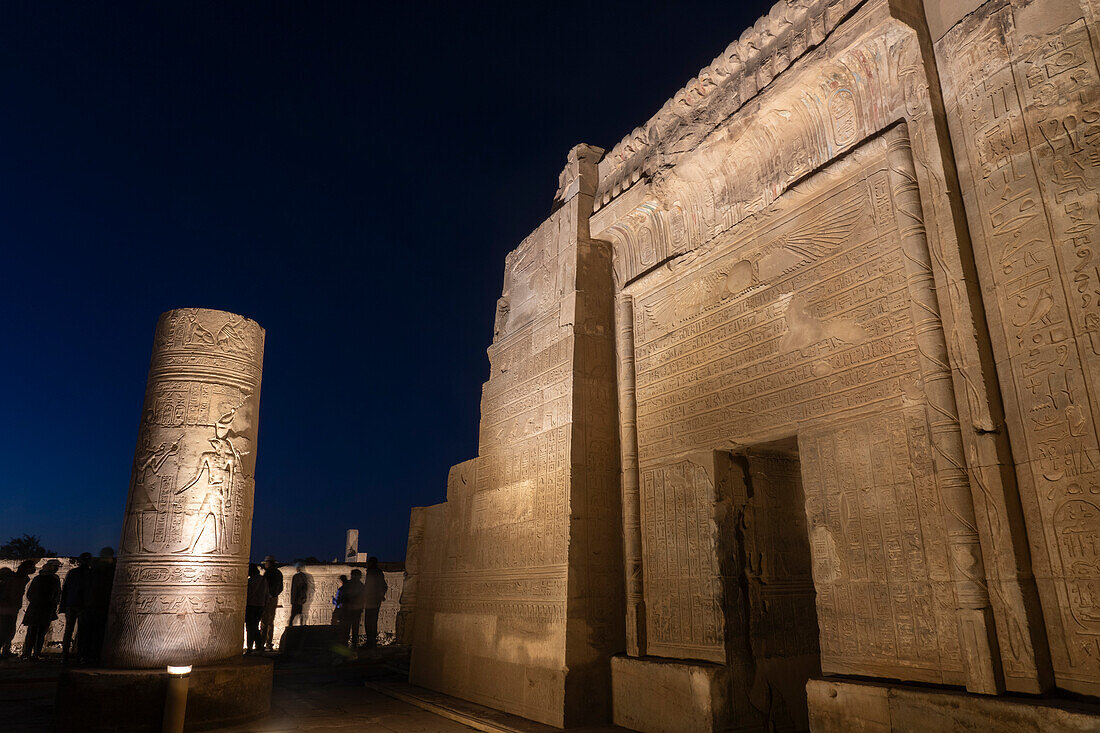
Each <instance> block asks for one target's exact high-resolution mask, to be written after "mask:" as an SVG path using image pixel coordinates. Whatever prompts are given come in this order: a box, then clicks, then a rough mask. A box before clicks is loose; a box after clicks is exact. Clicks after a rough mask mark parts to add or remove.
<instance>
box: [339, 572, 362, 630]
mask: <svg viewBox="0 0 1100 733" xmlns="http://www.w3.org/2000/svg"><path fill="white" fill-rule="evenodd" d="M362 577H363V571H362V570H360V569H359V568H356V569H355V570H352V571H351V578H349V579H348V582H347V583H345V584H344V587H343V589H342V597H341V606H342V616H343V629H342V630H341V632H340V641H341V642H342V643H345V644H346V643H347V641H348V635H349V634H350V635H351V648H352V649H355V648H357V647H358V646H359V621H360V619H361V618H362V617H363V603H364V601H365V600H366V598H365V597H364V590H365V589H364V588H363V581H362V580H360V578H362Z"/></svg>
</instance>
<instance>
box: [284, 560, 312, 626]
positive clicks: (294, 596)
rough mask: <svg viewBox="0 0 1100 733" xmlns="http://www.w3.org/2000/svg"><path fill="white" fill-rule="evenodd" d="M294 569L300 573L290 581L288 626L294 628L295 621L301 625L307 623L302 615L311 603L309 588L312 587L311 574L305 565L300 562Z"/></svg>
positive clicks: (295, 574) (295, 564)
mask: <svg viewBox="0 0 1100 733" xmlns="http://www.w3.org/2000/svg"><path fill="white" fill-rule="evenodd" d="M294 567H295V568H297V569H298V572H296V573H294V577H293V578H291V579H290V620H289V621H287V622H286V625H287V626H293V625H294V619H298V624H299V625H303V624H304V623H305V619H304V618H303V616H302V614H303V611H304V610H305V606H306V604H307V603H309V588H310V585H312V583H311V579H310V577H309V573H307V572H306V571H305V563H304V562H302V561H301V560H299V561H298V562H296V563H294Z"/></svg>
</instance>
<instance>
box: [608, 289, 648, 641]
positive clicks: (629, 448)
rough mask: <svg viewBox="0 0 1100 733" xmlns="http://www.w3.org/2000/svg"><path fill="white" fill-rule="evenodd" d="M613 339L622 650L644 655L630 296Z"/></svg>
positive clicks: (622, 302)
mask: <svg viewBox="0 0 1100 733" xmlns="http://www.w3.org/2000/svg"><path fill="white" fill-rule="evenodd" d="M617 301H618V308H617V309H616V313H615V315H616V318H617V321H616V323H615V341H616V344H615V346H616V351H617V352H618V361H619V451H620V456H621V458H620V460H621V465H622V505H623V566H624V567H623V569H624V571H625V575H626V652H627V654H629V655H630V656H632V657H641V656H645V654H646V636H645V596H644V594H643V593H642V525H641V506H640V497H639V493H638V420H637V409H638V405H637V400H636V396H635V394H634V299H633V298H632V297H631V296H630V295H627V294H626V293H621V294H620V295H619V296H618V298H617Z"/></svg>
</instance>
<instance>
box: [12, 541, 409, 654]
mask: <svg viewBox="0 0 1100 733" xmlns="http://www.w3.org/2000/svg"><path fill="white" fill-rule="evenodd" d="M37 566H38V561H36V560H24V561H23V562H21V563H20V564H19V566H18V568H16V569H15V570H12V569H11V568H8V567H4V568H0V658H8V657H10V656H12V652H11V646H12V641H13V640H14V638H15V631H16V628H17V620H18V616H19V611H20V610H21V609H22V607H23V598H24V595H25V596H26V600H27V607H26V610H25V611H23V625H24V626H26V627H27V633H26V638H25V640H24V642H23V651H22V654H21V657H22V658H23V659H38V658H39V657H40V656H41V655H42V648H43V646H44V644H45V641H46V636H47V634H48V633H49V630H50V626H51V624H52V623H53V622H54V621H55V620H56V619H57V618H58V613H59V612H60V613H62V614H64V615H65V627H64V634H63V637H62V642H61V659H62V662H65V663H68V662H69V661H71V658H72V657H73V655H74V654H75V657H76V659H77V660H78V661H79V662H80V663H82V664H97V663H99V659H100V653H101V651H102V649H103V640H104V637H105V635H106V629H107V611H108V608H109V606H110V603H111V587H112V585H113V584H114V577H115V554H114V551H113V550H112V549H111V548H110V547H104V548H103V549H102V550H100V553H99V557H98V558H93V557H92V555H91V553H88V552H85V553H83V554H82V555H81V556H80V557H79V558H78V559H77V562H76V566H75V567H74V568H73V569H72V570H70V571H69V572H68V574H67V575H66V576H65V582H64V583H62V582H61V580H60V578H59V577H58V570H60V568H61V562H60V561H59V560H56V559H50V560H47V561H46V563H45V565H43V566H42V569H41V570H39V571H38V574H37V575H35V570H36V569H37ZM262 566H263V572H262V573H261V572H260V567H261V566H260V565H257V564H255V563H252V564H250V565H249V566H248V591H247V597H246V602H245V637H246V651H245V653H246V654H251V653H255V652H258V651H264V650H267V651H271V650H273V649H274V637H275V612H276V609H278V607H279V595H280V594H281V593H282V592H283V574H282V571H280V570H279V566H278V564H277V563H276V562H275V558H274V557H273V556H272V555H268V556H267V557H266V558H264V561H263V563H262ZM295 567H296V568H297V572H296V573H295V574H294V576H293V577H292V578H291V581H290V620H289V622H288V624H287V625H288V626H293V625H295V622H297V624H303V623H304V622H305V617H304V609H305V605H306V604H307V603H308V602H309V597H310V594H311V592H312V586H313V584H312V581H311V577H310V574H309V573H307V572H306V571H305V566H304V564H303V563H301V562H298V563H295ZM32 576H33V578H32ZM387 588H388V586H387V584H386V576H385V574H384V573H383V572H382V570H381V569H380V568H379V567H378V558H376V557H372V558H370V559H368V560H367V568H366V573H364V572H363V571H361V570H359V569H358V568H356V569H355V570H352V571H351V576H350V577H348V576H346V575H341V576H340V587H339V589H337V591H336V595H335V596H333V598H332V604H333V606H334V608H333V612H332V623H333V625H334V626H336V627H337V629H338V630H339V634H340V639H341V640H342V641H343V643H345V644H347V643H348V642H349V641H350V642H351V646H352V648H356V647H358V646H359V628H360V624H362V627H363V630H364V636H365V639H364V643H365V645H366V646H374V645H375V644H376V643H377V640H378V611H379V608H381V606H382V601H383V600H384V599H385V597H386V590H387Z"/></svg>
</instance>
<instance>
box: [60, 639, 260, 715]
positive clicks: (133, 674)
mask: <svg viewBox="0 0 1100 733" xmlns="http://www.w3.org/2000/svg"><path fill="white" fill-rule="evenodd" d="M272 669H273V665H272V662H271V660H270V659H263V658H245V657H240V658H236V659H232V660H228V661H225V662H221V663H218V664H208V665H203V666H201V667H195V668H194V669H193V670H192V671H191V674H190V675H189V677H188V690H187V717H186V724H185V727H184V730H188V731H200V730H210V729H211V728H220V727H222V726H230V725H237V724H240V723H247V722H250V721H253V720H258V719H260V718H263V717H265V716H266V715H267V714H268V712H269V711H270V709H271V677H272ZM167 688H168V673H167V672H166V671H165V670H155V669H105V668H89V669H70V670H66V671H65V672H63V673H62V675H61V678H60V679H59V680H58V683H57V703H56V705H55V706H54V711H55V713H54V721H55V728H54V729H55V730H57V731H60V732H62V733H68V732H69V731H72V732H73V733H76V731H81V732H85V731H86V732H88V733H93V732H95V731H118V732H119V733H139V732H140V733H145V731H159V730H160V729H161V724H162V723H163V716H164V699H165V693H166V691H167Z"/></svg>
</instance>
